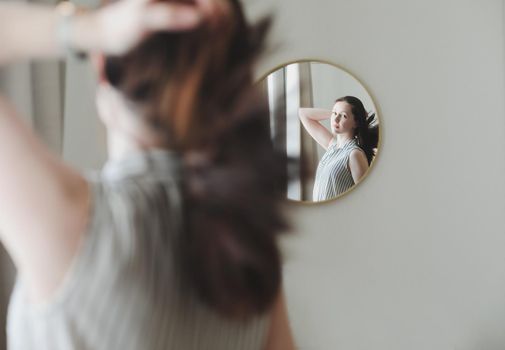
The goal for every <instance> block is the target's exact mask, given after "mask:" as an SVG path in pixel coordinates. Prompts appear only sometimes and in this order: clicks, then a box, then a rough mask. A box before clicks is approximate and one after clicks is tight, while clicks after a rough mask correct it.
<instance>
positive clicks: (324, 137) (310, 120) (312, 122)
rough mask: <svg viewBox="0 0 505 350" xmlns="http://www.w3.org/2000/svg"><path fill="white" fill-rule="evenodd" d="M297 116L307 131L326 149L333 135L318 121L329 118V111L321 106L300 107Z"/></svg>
mask: <svg viewBox="0 0 505 350" xmlns="http://www.w3.org/2000/svg"><path fill="white" fill-rule="evenodd" d="M298 116H299V117H300V121H301V122H302V124H303V127H304V128H305V130H307V132H308V133H309V134H310V136H312V137H313V138H314V140H316V141H317V143H319V144H320V145H321V146H322V147H323V148H324V149H328V146H329V145H330V142H331V139H332V138H333V135H332V134H331V132H330V131H329V130H328V129H326V128H325V127H324V126H323V125H322V124H321V123H320V122H321V121H322V120H326V119H330V117H331V111H330V110H327V109H322V108H300V109H299V110H298Z"/></svg>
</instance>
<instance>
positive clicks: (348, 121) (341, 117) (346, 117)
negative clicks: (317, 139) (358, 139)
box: [330, 101, 356, 135]
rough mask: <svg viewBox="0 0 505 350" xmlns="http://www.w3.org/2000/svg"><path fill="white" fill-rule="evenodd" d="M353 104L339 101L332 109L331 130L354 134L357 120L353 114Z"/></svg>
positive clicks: (336, 132)
mask: <svg viewBox="0 0 505 350" xmlns="http://www.w3.org/2000/svg"><path fill="white" fill-rule="evenodd" d="M351 108H352V107H351V105H350V104H348V103H347V102H343V101H342V102H337V103H335V105H334V106H333V109H332V111H331V118H330V125H331V132H332V133H333V134H334V135H336V134H346V133H351V134H354V129H355V128H356V121H355V120H354V115H353V114H352V109H351Z"/></svg>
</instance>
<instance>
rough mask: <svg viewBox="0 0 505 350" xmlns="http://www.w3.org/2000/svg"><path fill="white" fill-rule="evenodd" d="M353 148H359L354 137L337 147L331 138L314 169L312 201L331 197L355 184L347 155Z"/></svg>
mask: <svg viewBox="0 0 505 350" xmlns="http://www.w3.org/2000/svg"><path fill="white" fill-rule="evenodd" d="M355 149H361V148H360V147H359V146H358V143H357V141H356V139H352V140H349V141H347V142H346V143H344V144H343V145H342V146H341V147H340V148H337V142H336V140H335V139H332V140H331V142H330V146H329V147H328V149H327V150H326V153H325V154H324V155H323V157H322V158H321V160H320V161H319V164H318V166H317V170H316V179H315V181H314V190H313V192H312V200H313V201H324V200H328V199H333V198H335V197H337V196H339V195H340V194H342V193H344V192H345V191H347V190H349V189H350V188H351V187H352V186H354V185H355V183H354V180H353V178H352V175H351V171H350V170H349V155H350V154H351V152H352V151H353V150H355Z"/></svg>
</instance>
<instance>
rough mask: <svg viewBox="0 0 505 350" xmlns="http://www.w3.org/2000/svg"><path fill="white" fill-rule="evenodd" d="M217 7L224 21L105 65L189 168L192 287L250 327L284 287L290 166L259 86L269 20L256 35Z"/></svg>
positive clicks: (186, 241) (158, 37) (237, 9)
mask: <svg viewBox="0 0 505 350" xmlns="http://www.w3.org/2000/svg"><path fill="white" fill-rule="evenodd" d="M167 1H169V0H167ZM172 2H188V3H191V1H172ZM217 2H219V5H220V6H221V7H220V13H219V14H216V15H215V16H214V17H213V18H212V20H208V21H206V22H205V23H204V24H203V25H201V26H200V27H199V28H197V29H195V30H192V31H190V32H184V33H157V34H153V35H151V36H150V37H148V38H146V39H145V40H144V41H143V42H142V43H140V44H139V46H138V47H136V48H135V49H134V50H132V51H131V52H129V53H128V54H126V55H124V56H122V57H108V58H107V60H106V65H105V74H106V77H107V79H108V80H109V82H110V83H111V84H112V85H113V86H114V87H116V88H117V89H118V90H119V91H121V92H122V93H123V94H124V95H125V96H126V97H127V98H128V99H129V100H130V101H132V102H134V103H137V104H138V105H140V106H142V107H143V109H142V110H143V111H145V113H144V116H143V117H144V118H145V120H146V121H147V122H148V123H149V124H150V125H151V126H153V127H154V128H156V129H157V130H161V131H163V132H164V133H166V136H167V137H166V139H167V141H168V143H169V145H170V147H171V148H172V149H175V150H177V151H178V152H179V153H180V154H181V155H182V157H183V159H184V164H185V166H184V172H185V174H184V182H183V193H184V203H185V204H184V215H185V227H184V234H183V239H182V242H181V247H180V249H181V250H182V254H181V255H182V256H183V259H184V263H183V266H184V271H183V274H184V276H186V277H187V282H188V285H189V286H190V287H191V288H192V289H193V290H194V291H196V293H197V294H198V295H199V297H200V298H201V300H203V301H204V302H205V303H206V304H208V305H209V306H211V307H213V308H214V309H215V310H217V311H218V312H220V313H222V314H224V315H226V316H230V317H244V316H246V317H247V316H252V315H254V314H258V313H262V312H265V311H266V310H268V309H269V308H270V306H271V304H272V302H273V300H274V299H275V297H276V295H277V294H278V291H279V287H280V283H281V256H280V252H279V248H278V245H277V242H276V236H277V234H278V233H280V232H282V231H284V230H285V229H286V228H287V225H286V222H285V220H284V218H283V217H282V215H281V210H280V206H279V203H280V200H281V198H280V195H279V194H280V189H281V188H282V187H281V186H279V184H280V183H282V182H283V181H285V179H282V178H281V174H282V173H283V172H282V167H283V166H284V164H282V162H281V160H282V157H280V156H278V155H277V154H275V153H274V150H273V147H272V143H271V141H270V138H269V123H268V105H267V103H266V101H265V99H264V97H262V96H261V95H260V94H258V92H257V89H256V88H255V85H254V83H253V72H252V68H253V63H254V62H255V60H256V58H257V57H258V55H259V54H260V52H261V51H262V50H263V47H264V42H265V38H266V34H267V31H268V28H269V26H270V19H269V18H266V19H263V20H261V21H259V22H258V23H257V24H255V25H249V24H248V23H247V22H246V20H245V17H244V14H243V12H242V8H241V5H240V3H239V1H238V0H218V1H217Z"/></svg>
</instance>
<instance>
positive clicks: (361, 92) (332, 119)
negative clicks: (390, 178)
mask: <svg viewBox="0 0 505 350" xmlns="http://www.w3.org/2000/svg"><path fill="white" fill-rule="evenodd" d="M260 85H261V89H262V90H263V92H264V93H265V94H267V96H268V102H269V109H270V135H271V138H272V141H273V144H274V147H275V149H276V150H278V151H280V152H281V153H282V154H283V155H285V156H286V157H287V159H288V160H289V161H288V162H287V169H286V174H288V175H289V178H290V181H289V183H288V184H287V185H286V188H285V189H284V190H285V193H286V198H288V199H290V200H294V201H301V202H323V201H328V200H333V199H336V198H338V197H340V196H342V195H343V194H345V193H347V192H349V191H350V190H352V189H353V188H355V187H356V186H357V185H358V184H359V183H360V182H361V181H363V179H364V178H365V177H366V176H367V175H368V174H369V172H370V169H371V167H372V166H373V164H374V161H375V158H376V156H377V152H378V148H379V143H380V142H379V140H380V134H379V131H380V129H379V117H378V115H377V108H376V105H375V104H374V101H373V99H372V97H371V96H370V94H369V93H368V92H367V90H366V89H365V87H364V86H363V85H362V84H361V83H360V82H359V81H358V80H357V79H356V78H355V77H354V76H352V75H351V74H350V73H348V72H347V71H345V70H344V69H342V68H340V67H338V66H336V65H333V64H329V63H325V62H320V61H298V62H295V63H290V64H286V65H284V66H281V67H280V68H276V69H275V70H273V71H272V72H270V73H268V74H266V75H265V77H264V78H263V79H261V80H260Z"/></svg>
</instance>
